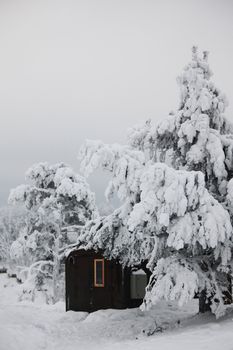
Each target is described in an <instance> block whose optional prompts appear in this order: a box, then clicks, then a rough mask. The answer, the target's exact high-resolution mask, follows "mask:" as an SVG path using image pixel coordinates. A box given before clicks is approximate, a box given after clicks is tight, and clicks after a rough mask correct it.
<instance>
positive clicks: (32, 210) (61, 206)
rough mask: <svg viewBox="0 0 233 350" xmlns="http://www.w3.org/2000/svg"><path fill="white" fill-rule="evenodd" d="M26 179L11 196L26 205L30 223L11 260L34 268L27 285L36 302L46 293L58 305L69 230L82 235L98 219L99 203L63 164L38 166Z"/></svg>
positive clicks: (10, 197) (14, 201)
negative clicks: (38, 295)
mask: <svg viewBox="0 0 233 350" xmlns="http://www.w3.org/2000/svg"><path fill="white" fill-rule="evenodd" d="M26 179H27V180H28V181H29V182H30V184H28V185H21V186H19V187H17V188H16V189H14V190H12V191H11V193H10V196H9V202H10V203H11V204H17V203H22V204H24V206H25V208H26V209H27V222H26V224H25V226H24V228H23V230H22V231H21V233H20V236H19V238H18V239H17V240H16V241H15V242H14V243H13V244H12V247H11V256H12V258H15V261H16V263H22V260H23V262H24V263H25V264H26V265H29V266H30V267H29V269H28V275H27V280H26V282H25V284H26V287H27V286H28V289H29V292H30V293H31V294H32V298H33V297H34V294H35V292H36V291H37V290H43V291H47V297H48V298H50V299H51V297H52V300H53V301H56V300H57V299H58V292H59V281H58V277H59V270H60V252H61V250H62V249H64V248H65V247H67V246H68V245H69V244H70V243H71V242H70V240H69V236H68V235H67V230H68V228H70V227H72V228H74V229H76V231H77V232H79V229H80V228H81V227H83V225H85V223H86V222H87V221H88V220H90V219H93V218H94V217H95V216H96V215H97V211H96V206H95V199H94V195H93V193H92V192H91V191H90V188H89V186H88V184H87V182H86V181H85V179H84V178H83V177H81V176H79V175H77V174H75V173H74V171H73V170H72V169H71V168H70V167H68V166H66V165H65V164H63V163H59V164H55V165H49V164H48V163H39V164H35V165H34V166H32V167H31V168H30V169H29V170H28V171H27V173H26ZM26 287H25V288H24V289H25V290H26V289H27V288H26ZM49 288H50V290H49ZM48 301H49V300H48Z"/></svg>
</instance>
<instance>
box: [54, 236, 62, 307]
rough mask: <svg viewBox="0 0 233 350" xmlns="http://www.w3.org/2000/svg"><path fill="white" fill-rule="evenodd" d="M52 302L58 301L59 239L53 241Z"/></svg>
mask: <svg viewBox="0 0 233 350" xmlns="http://www.w3.org/2000/svg"><path fill="white" fill-rule="evenodd" d="M53 264H54V265H53V302H54V303H56V302H57V301H58V278H59V270H60V260H59V238H56V240H55V247H54V253H53Z"/></svg>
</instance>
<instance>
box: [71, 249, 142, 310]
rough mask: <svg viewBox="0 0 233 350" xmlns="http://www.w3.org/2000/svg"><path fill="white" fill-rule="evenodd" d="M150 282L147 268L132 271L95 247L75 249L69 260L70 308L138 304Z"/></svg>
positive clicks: (85, 308)
mask: <svg viewBox="0 0 233 350" xmlns="http://www.w3.org/2000/svg"><path fill="white" fill-rule="evenodd" d="M147 282H148V275H147V274H146V273H145V272H144V271H143V270H138V271H132V269H130V268H127V267H123V266H122V265H121V264H119V263H118V262H117V261H116V260H107V259H105V258H104V257H103V255H102V254H101V253H96V252H95V251H93V250H87V251H86V250H82V249H80V250H75V251H72V252H71V253H70V254H69V256H68V257H67V259H66V310H67V311H68V310H74V311H88V312H92V311H96V310H99V309H108V308H113V309H124V308H131V307H137V306H139V305H140V304H141V303H142V300H143V297H144V294H145V287H146V285H147Z"/></svg>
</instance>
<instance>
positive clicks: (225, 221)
mask: <svg viewBox="0 0 233 350" xmlns="http://www.w3.org/2000/svg"><path fill="white" fill-rule="evenodd" d="M207 56H208V55H207V53H206V52H204V53H203V57H199V56H198V53H197V49H196V48H195V47H194V48H193V56H192V61H191V63H190V64H188V65H187V67H185V69H184V72H183V73H182V75H181V76H180V77H179V78H178V83H179V86H180V90H181V99H180V105H179V108H178V110H177V112H175V113H171V114H170V115H169V116H168V117H167V118H165V119H163V120H162V121H161V122H160V123H159V124H158V125H153V124H152V122H151V121H147V122H146V123H145V124H144V125H142V126H136V127H134V128H132V129H131V130H130V131H129V136H128V139H129V142H128V144H127V145H123V146H121V145H116V144H113V145H105V144H103V143H102V142H101V141H87V142H86V143H85V144H84V145H83V147H82V148H81V150H80V157H81V170H82V171H83V173H84V174H85V175H86V176H88V175H89V174H90V173H91V172H93V171H94V170H95V169H96V168H98V167H101V168H102V169H104V170H107V171H108V172H110V174H111V181H110V183H109V185H108V187H107V190H106V197H107V199H109V198H110V197H111V195H112V194H113V193H116V194H117V195H118V197H119V199H120V200H121V202H122V205H121V206H120V207H119V208H117V209H116V210H115V211H114V212H113V213H111V214H110V215H108V216H106V217H103V218H99V219H97V220H94V221H92V222H90V223H88V225H87V226H86V229H85V231H84V233H83V235H82V236H80V243H81V242H82V244H86V247H87V248H91V247H92V248H96V249H103V251H104V252H105V255H106V256H108V257H110V258H118V259H120V261H121V262H122V263H123V264H127V265H136V264H140V263H141V262H143V261H147V267H148V268H149V269H150V270H151V272H152V276H151V279H150V282H149V285H148V287H147V293H146V297H145V301H144V306H145V307H148V306H150V305H151V304H153V303H155V302H156V301H157V300H159V299H161V298H164V299H178V301H179V303H180V304H182V303H183V302H186V301H187V300H189V299H190V298H193V296H194V295H195V294H196V293H199V294H201V293H203V292H204V294H205V296H206V298H207V299H208V300H210V301H211V308H212V311H213V312H214V313H215V314H216V315H217V316H220V315H222V314H223V312H224V307H223V305H224V292H226V284H225V283H222V280H223V278H222V276H225V277H226V274H227V273H229V272H230V267H231V250H232V215H233V209H232V208H233V185H232V183H231V182H232V180H231V178H232V170H233V161H232V159H233V127H232V125H231V124H230V123H229V122H228V121H227V119H226V118H225V116H224V111H225V107H226V105H227V102H226V98H225V96H224V95H223V94H222V93H221V92H220V91H219V90H218V89H217V88H216V87H215V86H214V84H213V83H212V81H211V80H210V77H211V71H210V69H209V65H208V62H207Z"/></svg>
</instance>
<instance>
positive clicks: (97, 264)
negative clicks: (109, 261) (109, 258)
mask: <svg viewBox="0 0 233 350" xmlns="http://www.w3.org/2000/svg"><path fill="white" fill-rule="evenodd" d="M94 286H95V287H104V259H95V260H94Z"/></svg>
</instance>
